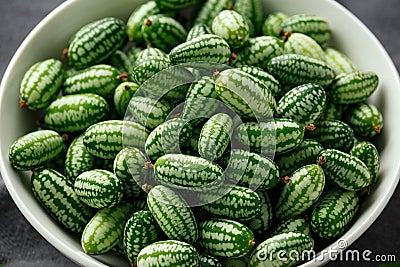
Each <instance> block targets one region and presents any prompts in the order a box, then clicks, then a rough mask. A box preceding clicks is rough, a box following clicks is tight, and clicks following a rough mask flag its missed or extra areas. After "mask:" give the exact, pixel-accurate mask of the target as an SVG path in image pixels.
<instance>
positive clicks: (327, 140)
mask: <svg viewBox="0 0 400 267" xmlns="http://www.w3.org/2000/svg"><path fill="white" fill-rule="evenodd" d="M314 125H315V130H313V131H307V132H306V134H305V135H306V138H310V139H314V140H316V141H317V142H319V143H320V144H321V145H322V146H323V147H324V148H332V149H338V150H340V151H344V152H348V151H349V150H350V149H351V147H352V146H353V141H354V131H353V129H352V128H351V127H350V126H349V125H348V124H347V123H345V122H342V121H340V120H333V121H319V122H316V123H315V124H314Z"/></svg>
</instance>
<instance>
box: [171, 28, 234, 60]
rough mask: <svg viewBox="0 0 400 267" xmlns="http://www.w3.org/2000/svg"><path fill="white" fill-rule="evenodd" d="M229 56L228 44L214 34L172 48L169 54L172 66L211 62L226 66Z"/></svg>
mask: <svg viewBox="0 0 400 267" xmlns="http://www.w3.org/2000/svg"><path fill="white" fill-rule="evenodd" d="M230 56H231V49H230V47H229V44H228V43H227V42H226V41H225V40H224V39H223V38H222V37H220V36H218V35H215V34H204V35H201V36H199V37H196V38H193V39H192V40H190V41H187V42H184V43H182V44H180V45H178V46H176V47H174V48H173V49H172V50H171V52H170V53H169V58H170V60H171V62H172V64H179V63H185V62H211V63H218V64H228V63H229V60H230Z"/></svg>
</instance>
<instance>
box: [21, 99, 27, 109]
mask: <svg viewBox="0 0 400 267" xmlns="http://www.w3.org/2000/svg"><path fill="white" fill-rule="evenodd" d="M27 106H28V104H26V102H25V101H24V100H22V99H21V100H20V101H19V107H20V108H26V107H27Z"/></svg>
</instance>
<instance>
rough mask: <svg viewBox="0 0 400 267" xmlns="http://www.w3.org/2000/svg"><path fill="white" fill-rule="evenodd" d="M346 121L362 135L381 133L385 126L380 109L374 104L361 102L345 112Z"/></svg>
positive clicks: (355, 131)
mask: <svg viewBox="0 0 400 267" xmlns="http://www.w3.org/2000/svg"><path fill="white" fill-rule="evenodd" d="M345 121H347V122H348V124H349V125H350V126H351V127H352V128H353V129H354V133H355V134H356V135H358V136H360V137H364V138H369V137H373V136H375V135H377V134H379V133H380V132H381V130H382V127H383V117H382V113H381V112H380V110H379V109H378V108H377V107H376V106H375V105H373V104H369V103H359V104H357V105H355V106H353V107H351V108H350V109H349V110H348V111H347V112H346V114H345Z"/></svg>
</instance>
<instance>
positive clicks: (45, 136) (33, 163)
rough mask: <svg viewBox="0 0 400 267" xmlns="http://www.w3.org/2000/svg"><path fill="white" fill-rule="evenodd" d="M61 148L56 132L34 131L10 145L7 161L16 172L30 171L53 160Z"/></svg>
mask: <svg viewBox="0 0 400 267" xmlns="http://www.w3.org/2000/svg"><path fill="white" fill-rule="evenodd" d="M63 148H64V142H63V139H62V137H61V136H60V135H59V134H58V133H57V132H55V131H52V130H39V131H34V132H31V133H28V134H25V135H23V136H21V137H19V138H18V139H17V140H15V141H14V142H13V143H12V145H11V147H10V150H9V152H8V160H9V161H10V163H11V166H13V167H14V168H15V169H16V170H19V171H27V170H32V169H35V168H36V167H39V166H41V165H43V164H45V163H47V162H50V161H51V160H53V159H55V158H56V157H57V156H58V154H59V153H60V152H61V151H62V150H63Z"/></svg>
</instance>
